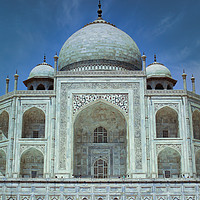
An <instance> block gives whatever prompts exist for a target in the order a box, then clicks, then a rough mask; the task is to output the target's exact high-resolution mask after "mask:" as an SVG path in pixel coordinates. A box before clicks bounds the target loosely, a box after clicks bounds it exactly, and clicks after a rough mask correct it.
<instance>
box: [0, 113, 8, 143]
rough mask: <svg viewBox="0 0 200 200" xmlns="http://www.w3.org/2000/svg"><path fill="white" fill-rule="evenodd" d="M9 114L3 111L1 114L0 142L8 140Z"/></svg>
mask: <svg viewBox="0 0 200 200" xmlns="http://www.w3.org/2000/svg"><path fill="white" fill-rule="evenodd" d="M8 129H9V114H8V113H7V111H5V110H4V111H3V112H2V113H1V114H0V141H2V140H5V139H8Z"/></svg>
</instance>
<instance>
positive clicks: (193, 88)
mask: <svg viewBox="0 0 200 200" xmlns="http://www.w3.org/2000/svg"><path fill="white" fill-rule="evenodd" d="M191 81H192V92H193V93H195V78H194V76H193V74H192V78H191Z"/></svg>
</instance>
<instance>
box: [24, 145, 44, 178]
mask: <svg viewBox="0 0 200 200" xmlns="http://www.w3.org/2000/svg"><path fill="white" fill-rule="evenodd" d="M43 169H44V158H43V154H42V153H41V152H40V151H38V150H37V149H35V148H31V149H29V150H27V151H26V152H25V153H23V154H22V156H21V160H20V175H21V177H22V178H42V177H43Z"/></svg>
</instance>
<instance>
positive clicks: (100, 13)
mask: <svg viewBox="0 0 200 200" xmlns="http://www.w3.org/2000/svg"><path fill="white" fill-rule="evenodd" d="M98 6H99V10H98V11H97V13H98V19H102V18H101V17H102V10H101V1H100V0H99V5H98Z"/></svg>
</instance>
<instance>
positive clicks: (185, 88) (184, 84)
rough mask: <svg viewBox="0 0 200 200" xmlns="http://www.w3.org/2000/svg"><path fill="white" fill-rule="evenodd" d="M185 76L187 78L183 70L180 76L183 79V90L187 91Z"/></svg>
mask: <svg viewBox="0 0 200 200" xmlns="http://www.w3.org/2000/svg"><path fill="white" fill-rule="evenodd" d="M186 76H187V74H186V73H185V70H183V74H182V77H183V87H184V90H186V91H187V84H186Z"/></svg>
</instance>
